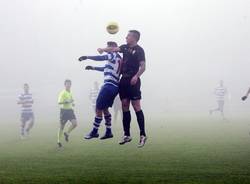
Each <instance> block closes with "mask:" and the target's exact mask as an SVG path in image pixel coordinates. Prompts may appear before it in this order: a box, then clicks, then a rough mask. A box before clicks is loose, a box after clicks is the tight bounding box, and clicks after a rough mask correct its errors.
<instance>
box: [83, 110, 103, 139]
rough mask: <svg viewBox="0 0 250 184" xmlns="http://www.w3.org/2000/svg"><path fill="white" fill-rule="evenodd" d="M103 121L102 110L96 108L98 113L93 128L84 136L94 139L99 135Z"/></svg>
mask: <svg viewBox="0 0 250 184" xmlns="http://www.w3.org/2000/svg"><path fill="white" fill-rule="evenodd" d="M101 122H102V110H99V109H96V115H95V119H94V122H93V128H92V130H91V132H90V133H89V134H87V135H86V136H84V138H85V139H92V138H97V137H99V133H98V130H99V127H100V125H101Z"/></svg>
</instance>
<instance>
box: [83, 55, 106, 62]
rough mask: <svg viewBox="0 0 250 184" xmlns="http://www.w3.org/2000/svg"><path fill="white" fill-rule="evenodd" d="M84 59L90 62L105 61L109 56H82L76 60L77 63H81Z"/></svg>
mask: <svg viewBox="0 0 250 184" xmlns="http://www.w3.org/2000/svg"><path fill="white" fill-rule="evenodd" d="M86 59H91V60H94V61H106V60H108V59H109V56H108V55H102V56H82V57H80V58H79V59H78V60H79V61H83V60H86Z"/></svg>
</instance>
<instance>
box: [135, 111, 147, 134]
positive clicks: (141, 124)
mask: <svg viewBox="0 0 250 184" xmlns="http://www.w3.org/2000/svg"><path fill="white" fill-rule="evenodd" d="M136 117H137V122H138V125H139V128H140V135H144V136H146V133H145V122H144V114H143V112H142V110H140V111H138V112H136Z"/></svg>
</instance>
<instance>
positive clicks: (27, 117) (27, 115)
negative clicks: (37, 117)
mask: <svg viewBox="0 0 250 184" xmlns="http://www.w3.org/2000/svg"><path fill="white" fill-rule="evenodd" d="M32 120H34V114H33V112H22V113H21V121H22V122H26V121H32Z"/></svg>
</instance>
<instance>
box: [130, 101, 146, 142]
mask: <svg viewBox="0 0 250 184" xmlns="http://www.w3.org/2000/svg"><path fill="white" fill-rule="evenodd" d="M132 106H133V108H134V110H135V113H136V118H137V123H138V125H139V129H140V141H139V144H138V147H143V146H144V145H145V143H146V140H147V137H146V132H145V119H144V113H143V111H142V109H141V102H140V100H133V101H132Z"/></svg>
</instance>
